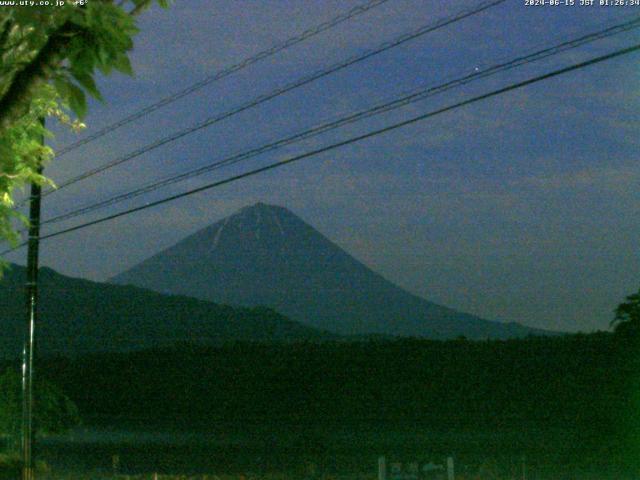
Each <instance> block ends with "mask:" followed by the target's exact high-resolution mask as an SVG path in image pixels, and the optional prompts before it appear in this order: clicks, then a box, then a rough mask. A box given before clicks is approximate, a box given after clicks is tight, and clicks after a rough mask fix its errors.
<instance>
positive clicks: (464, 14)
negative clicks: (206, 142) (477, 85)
mask: <svg viewBox="0 0 640 480" xmlns="http://www.w3.org/2000/svg"><path fill="white" fill-rule="evenodd" d="M505 1H506V0H490V1H485V2H483V3H481V4H479V5H478V6H476V7H474V8H472V9H465V10H463V11H461V12H459V13H457V14H455V15H453V16H450V17H446V18H443V19H441V20H438V21H437V22H435V23H429V24H428V25H424V26H422V27H420V28H418V29H417V30H414V31H412V32H410V33H406V34H404V35H401V36H400V37H398V38H396V39H394V40H392V41H388V42H384V43H383V44H381V45H379V46H378V47H376V48H374V49H371V50H367V51H365V52H364V53H360V54H358V55H355V56H353V57H350V58H348V59H347V60H344V61H342V62H340V63H337V64H334V65H333V66H331V67H329V68H327V69H324V70H321V71H319V72H316V73H313V74H311V75H309V76H306V77H302V78H300V79H298V80H296V81H294V82H292V83H290V84H287V85H285V86H283V87H280V88H278V89H276V90H273V91H271V92H269V93H266V94H264V95H261V96H259V97H257V98H255V99H253V100H251V101H249V102H247V103H244V104H242V105H240V106H239V107H236V108H234V109H232V110H229V111H226V112H224V113H221V114H219V115H216V116H213V117H210V118H208V119H207V120H205V121H203V122H201V123H198V124H196V125H194V126H192V127H189V128H185V129H183V130H180V131H178V132H176V133H173V134H171V135H169V136H167V137H164V138H161V139H159V140H157V141H155V142H153V143H151V144H148V145H145V146H144V147H141V148H139V149H137V150H134V151H133V152H130V153H128V154H126V155H124V156H122V157H119V158H117V159H115V160H112V161H110V162H107V163H105V164H104V165H101V166H99V167H96V168H94V169H91V170H88V171H86V172H84V173H82V174H80V175H77V176H76V177H73V178H71V179H69V180H66V181H64V182H62V183H60V185H58V188H57V189H49V190H45V191H44V192H43V195H44V196H46V195H49V194H51V193H55V192H59V191H60V190H62V189H64V188H66V187H68V186H70V185H73V184H75V183H77V182H80V181H82V180H85V179H87V178H90V177H92V176H94V175H97V174H99V173H102V172H104V171H106V170H109V169H111V168H113V167H115V166H118V165H121V164H122V163H125V162H128V161H129V160H132V159H134V158H137V157H139V156H140V155H143V154H145V153H148V152H150V151H152V150H155V149H156V148H159V147H161V146H163V145H166V144H168V143H172V142H174V141H176V140H178V139H180V138H182V137H185V136H187V135H190V134H192V133H194V132H197V131H199V130H202V129H203V128H206V127H209V126H211V125H213V124H215V123H218V122H220V121H222V120H225V119H227V118H229V117H231V116H233V115H236V114H238V113H241V112H243V111H245V110H248V109H250V108H253V107H255V106H258V105H260V104H262V103H264V102H267V101H269V100H272V99H274V98H276V97H278V96H280V95H283V94H285V93H287V92H290V91H292V90H294V89H296V88H300V87H302V86H304V85H308V84H310V83H311V82H314V81H316V80H318V79H320V78H323V77H326V76H328V75H331V74H333V73H335V72H337V71H339V70H342V69H344V68H347V67H349V66H351V65H354V64H356V63H359V62H361V61H364V60H366V59H368V58H371V57H373V56H375V55H378V54H380V53H382V52H385V51H387V50H390V49H392V48H394V47H397V46H399V45H402V44H403V43H406V42H408V41H410V40H414V39H416V38H418V37H420V36H423V35H426V34H427V33H430V32H433V31H435V30H438V29H440V28H444V27H446V26H448V25H451V24H453V23H456V22H458V21H461V20H463V19H465V18H468V17H470V16H473V15H476V14H478V13H481V12H483V11H485V10H487V9H489V8H491V7H494V6H497V5H499V4H501V3H504V2H505Z"/></svg>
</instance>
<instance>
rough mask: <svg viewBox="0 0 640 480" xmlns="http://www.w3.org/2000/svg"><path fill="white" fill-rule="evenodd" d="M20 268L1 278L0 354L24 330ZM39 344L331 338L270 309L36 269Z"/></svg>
mask: <svg viewBox="0 0 640 480" xmlns="http://www.w3.org/2000/svg"><path fill="white" fill-rule="evenodd" d="M24 279H25V268H24V267H22V266H18V265H12V266H11V268H10V269H9V270H7V271H5V272H4V277H3V278H2V280H0V320H1V321H2V325H3V335H2V336H0V356H6V357H12V356H16V355H17V354H18V352H19V349H20V346H21V345H22V339H23V334H24V332H23V331H24V318H25V317H24ZM39 284H40V285H39V286H40V288H39V296H40V300H39V321H38V324H37V328H36V332H37V343H38V351H39V352H40V353H43V354H58V353H64V354H82V353H87V352H97V351H129V350H137V349H142V348H157V347H162V346H171V345H174V344H176V343H179V342H190V343H196V344H203V345H216V344H220V343H225V342H229V341H260V342H290V341H307V340H310V341H315V340H328V339H334V338H335V335H331V334H329V333H327V332H321V331H318V330H315V329H313V328H310V327H308V326H304V325H300V324H299V323H297V322H294V321H292V320H290V319H288V318H286V317H284V316H283V315H281V314H279V313H278V312H275V311H274V310H272V309H268V308H264V307H254V308H235V307H231V306H229V305H220V304H215V303H212V302H207V301H204V300H199V299H195V298H191V297H184V296H178V295H163V294H160V293H157V292H154V291H150V290H146V289H143V288H140V287H135V286H122V285H113V284H107V283H101V282H93V281H90V280H85V279H79V278H73V277H67V276H65V275H61V274H59V273H57V272H55V271H54V270H52V269H50V268H47V267H42V268H40V270H39Z"/></svg>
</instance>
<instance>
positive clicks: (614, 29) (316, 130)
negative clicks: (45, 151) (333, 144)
mask: <svg viewBox="0 0 640 480" xmlns="http://www.w3.org/2000/svg"><path fill="white" fill-rule="evenodd" d="M638 27H640V17H636V18H635V19H633V20H630V21H627V22H624V23H622V24H618V25H614V26H611V27H609V28H606V29H604V30H601V31H598V32H592V33H589V34H586V35H583V36H581V37H579V38H576V39H573V40H569V41H565V42H562V43H560V44H558V45H555V46H553V47H548V48H545V49H542V50H538V51H536V52H534V53H531V54H528V55H522V56H519V57H517V58H515V59H512V60H510V61H508V62H504V63H500V64H497V65H494V66H490V67H487V68H485V69H483V70H480V71H477V72H474V73H472V74H468V75H465V76H463V77H461V78H457V79H455V80H451V81H448V82H446V83H443V84H440V85H437V86H435V87H433V86H431V87H428V88H426V89H425V88H421V89H419V90H417V91H414V92H413V93H411V94H409V95H405V96H403V97H400V98H397V99H394V100H392V101H390V102H386V103H383V104H379V105H377V106H375V107H372V108H369V109H366V110H363V111H360V112H357V113H353V114H350V115H347V116H346V117H341V118H339V119H337V120H334V121H331V122H328V123H324V124H322V125H318V126H315V127H312V128H310V129H307V130H305V131H303V132H300V133H297V134H295V135H292V136H289V137H286V138H283V139H280V140H277V141H275V142H272V143H269V144H266V145H263V146H261V147H257V148H253V149H251V150H248V151H245V152H242V153H238V154H235V155H233V156H231V157H227V158H225V159H223V160H219V161H216V162H213V163H211V164H208V165H205V166H202V167H199V168H197V169H194V170H191V171H188V172H185V173H182V174H179V175H175V176H168V177H165V178H163V179H161V180H158V181H156V182H152V183H149V184H147V185H144V186H142V187H139V188H137V189H135V190H133V191H129V192H126V193H123V194H119V195H116V196H113V197H111V198H108V199H106V200H103V201H100V202H97V203H93V204H90V205H86V206H83V207H80V208H77V209H75V210H71V211H68V212H65V213H63V214H60V215H57V216H55V217H52V218H50V219H47V220H45V221H43V222H42V224H43V225H44V224H52V223H58V222H61V221H64V220H68V219H71V218H74V217H77V216H79V215H83V214H86V213H90V212H92V211H95V210H98V209H101V208H104V207H107V206H111V205H115V204H117V203H120V202H122V201H125V200H130V199H132V198H136V197H138V196H140V195H143V194H145V193H150V192H152V191H154V190H157V189H159V188H162V187H165V186H168V185H172V184H175V183H178V182H181V181H184V180H186V179H190V178H194V177H197V176H199V175H203V174H205V173H209V172H211V171H214V170H216V169H218V168H222V167H224V166H229V165H233V164H236V163H239V162H240V161H244V160H247V159H249V158H252V157H255V156H257V155H259V154H262V153H265V152H269V151H273V150H276V149H278V148H281V147H283V146H285V145H290V144H292V143H295V142H298V141H301V140H306V139H308V138H311V137H313V136H317V135H319V134H322V133H325V132H327V131H330V130H333V129H336V128H339V127H342V126H345V125H348V124H351V123H355V122H357V121H360V120H362V119H365V118H370V117H372V116H374V115H379V114H381V113H386V112H389V111H392V110H394V109H398V108H401V107H404V106H406V105H409V104H412V103H415V102H418V101H422V100H424V99H426V98H429V97H431V96H433V95H436V94H440V93H442V92H445V91H447V90H450V89H452V88H455V87H459V86H461V85H466V84H468V83H471V82H474V81H477V80H480V79H482V78H486V77H489V76H491V75H495V74H497V73H500V72H504V71H507V70H510V69H513V68H516V67H519V66H522V65H524V64H527V63H531V62H534V61H538V60H541V59H544V58H548V57H550V56H553V55H557V54H559V53H563V52H566V51H568V50H571V49H574V48H577V47H580V46H582V45H585V44H587V43H590V42H593V41H596V40H601V39H603V38H607V37H611V36H613V35H617V34H620V33H622V32H627V31H629V30H632V29H635V28H638Z"/></svg>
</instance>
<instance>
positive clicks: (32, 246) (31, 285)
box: [22, 119, 44, 480]
mask: <svg viewBox="0 0 640 480" xmlns="http://www.w3.org/2000/svg"><path fill="white" fill-rule="evenodd" d="M41 122H42V126H43V127H44V119H43V120H41ZM42 142H43V143H44V137H43V138H42ZM38 173H42V167H40V168H39V169H38ZM41 198H42V197H41V188H40V185H37V184H36V183H32V184H31V195H30V198H29V241H28V247H27V248H28V252H27V280H26V283H25V291H26V314H27V315H26V317H27V322H26V332H25V337H24V345H23V349H22V480H34V478H35V475H34V471H33V443H34V442H33V440H34V429H33V356H34V348H35V343H34V341H35V328H36V320H37V318H38V248H39V246H40V245H39V244H40V200H41Z"/></svg>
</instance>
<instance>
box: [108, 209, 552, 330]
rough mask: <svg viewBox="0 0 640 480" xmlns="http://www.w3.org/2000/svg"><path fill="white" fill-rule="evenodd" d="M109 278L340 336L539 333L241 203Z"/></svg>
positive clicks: (274, 212)
mask: <svg viewBox="0 0 640 480" xmlns="http://www.w3.org/2000/svg"><path fill="white" fill-rule="evenodd" d="M111 281H112V282H114V283H118V284H132V285H137V286H140V287H144V288H149V289H151V290H155V291H158V292H163V293H173V294H180V295H189V296H193V297H196V298H201V299H205V300H211V301H216V302H224V303H230V304H235V305H253V306H255V305H266V306H269V307H272V308H274V309H275V310H277V311H279V312H282V313H284V314H285V315H287V316H289V317H290V318H292V319H294V320H296V321H299V322H301V323H304V324H307V325H309V326H312V327H315V328H320V329H326V330H329V331H332V332H336V333H340V334H371V333H375V334H390V335H406V336H423V337H429V338H452V337H456V336H458V335H466V336H468V337H471V338H484V337H493V338H509V337H514V336H524V335H527V334H529V333H542V332H540V331H535V330H534V329H529V328H527V327H524V326H522V325H518V324H514V323H510V324H504V323H499V322H490V321H486V320H483V319H480V318H478V317H476V316H473V315H468V314H465V313H461V312H457V311H455V310H452V309H449V308H446V307H443V306H440V305H436V304H434V303H431V302H428V301H427V300H425V299H423V298H420V297H417V296H415V295H412V294H410V293H408V292H406V291H405V290H402V289H401V288H399V287H397V286H396V285H394V284H392V283H391V282H389V281H388V280H386V279H384V278H383V277H382V276H380V275H379V274H377V273H375V272H373V271H372V270H370V269H369V268H368V267H366V266H365V265H363V264H362V263H361V262H359V261H358V260H356V259H355V258H353V257H352V256H350V255H349V254H348V253H347V252H345V251H344V250H342V249H341V248H340V247H338V246H337V245H335V244H334V243H332V242H331V241H330V240H329V239H327V238H326V237H324V236H323V235H322V234H320V233H319V232H318V231H316V230H315V229H314V228H313V227H311V226H310V225H309V224H307V223H305V222H304V221H303V220H301V219H300V218H298V217H297V216H296V215H294V214H293V213H292V212H290V211H289V210H287V209H286V208H283V207H278V206H272V205H265V204H262V203H258V204H256V205H254V206H251V207H245V208H243V209H242V210H240V211H239V212H237V213H236V214H234V215H232V216H230V217H227V218H226V219H223V220H221V221H219V222H217V223H215V224H213V225H211V226H209V227H207V228H204V229H202V230H200V231H199V232H196V233H195V234H193V235H191V236H189V237H187V238H186V239H184V240H182V241H181V242H179V243H177V244H176V245H174V246H172V247H170V248H168V249H166V250H164V251H162V252H160V253H158V254H156V255H154V256H152V257H151V258H149V259H147V260H145V261H143V262H142V263H140V264H138V265H136V266H134V267H133V268H132V269H130V270H128V271H126V272H124V273H122V274H120V275H117V276H115V277H114V278H113V279H111Z"/></svg>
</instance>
